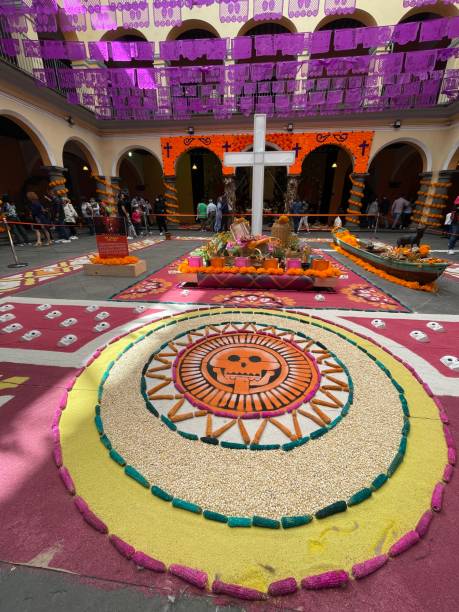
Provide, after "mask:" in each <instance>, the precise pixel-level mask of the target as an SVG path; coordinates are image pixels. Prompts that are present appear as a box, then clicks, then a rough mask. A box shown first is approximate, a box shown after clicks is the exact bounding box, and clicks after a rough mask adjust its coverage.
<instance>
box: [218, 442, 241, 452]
mask: <svg viewBox="0 0 459 612" xmlns="http://www.w3.org/2000/svg"><path fill="white" fill-rule="evenodd" d="M220 446H221V447H222V448H234V449H241V450H243V449H244V450H245V449H247V444H241V443H240V442H226V441H225V440H223V442H220Z"/></svg>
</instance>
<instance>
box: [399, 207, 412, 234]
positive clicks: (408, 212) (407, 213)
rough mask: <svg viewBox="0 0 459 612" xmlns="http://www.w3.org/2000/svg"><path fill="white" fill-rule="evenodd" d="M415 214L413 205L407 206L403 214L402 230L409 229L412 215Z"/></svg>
mask: <svg viewBox="0 0 459 612" xmlns="http://www.w3.org/2000/svg"><path fill="white" fill-rule="evenodd" d="M412 214H413V203H412V202H408V204H405V207H404V208H403V213H402V228H403V229H407V228H408V227H409V225H410V223H411V215H412Z"/></svg>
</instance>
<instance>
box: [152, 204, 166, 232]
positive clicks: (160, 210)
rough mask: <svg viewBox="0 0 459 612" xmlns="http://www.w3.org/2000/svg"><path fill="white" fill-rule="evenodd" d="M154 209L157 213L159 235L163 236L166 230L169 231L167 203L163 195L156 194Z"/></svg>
mask: <svg viewBox="0 0 459 612" xmlns="http://www.w3.org/2000/svg"><path fill="white" fill-rule="evenodd" d="M154 211H155V215H156V224H157V226H158V229H159V235H160V236H162V235H163V234H164V233H165V232H167V223H166V217H165V216H164V215H165V214H166V204H165V202H164V197H163V196H156V198H155V204H154Z"/></svg>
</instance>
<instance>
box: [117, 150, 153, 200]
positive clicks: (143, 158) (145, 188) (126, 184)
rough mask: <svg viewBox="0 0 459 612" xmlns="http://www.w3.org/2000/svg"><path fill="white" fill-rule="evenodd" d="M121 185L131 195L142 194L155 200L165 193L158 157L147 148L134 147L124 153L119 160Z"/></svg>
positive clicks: (147, 198) (146, 198)
mask: <svg viewBox="0 0 459 612" xmlns="http://www.w3.org/2000/svg"><path fill="white" fill-rule="evenodd" d="M117 175H118V176H119V177H120V178H121V183H120V187H121V189H122V190H124V191H125V192H126V193H128V195H129V196H130V197H134V196H136V195H138V196H142V197H143V198H144V199H145V200H148V201H149V202H153V201H154V199H155V198H156V196H157V195H163V194H164V184H163V171H162V168H161V164H160V163H159V161H158V159H157V158H156V157H155V156H154V155H153V154H152V153H151V152H150V151H147V150H146V149H142V148H140V147H134V148H132V149H130V150H129V151H126V152H125V153H123V155H122V156H121V157H120V159H119V161H118V173H117Z"/></svg>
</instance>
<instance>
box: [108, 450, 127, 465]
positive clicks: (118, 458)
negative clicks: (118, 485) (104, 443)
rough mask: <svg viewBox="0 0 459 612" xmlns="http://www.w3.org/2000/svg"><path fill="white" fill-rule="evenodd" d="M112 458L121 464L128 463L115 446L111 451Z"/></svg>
mask: <svg viewBox="0 0 459 612" xmlns="http://www.w3.org/2000/svg"><path fill="white" fill-rule="evenodd" d="M110 458H111V459H113V461H116V463H117V464H118V465H121V466H125V465H126V460H125V459H124V457H122V456H121V455H120V454H119V453H117V452H116V450H115V449H113V448H112V449H111V451H110Z"/></svg>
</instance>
